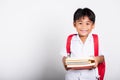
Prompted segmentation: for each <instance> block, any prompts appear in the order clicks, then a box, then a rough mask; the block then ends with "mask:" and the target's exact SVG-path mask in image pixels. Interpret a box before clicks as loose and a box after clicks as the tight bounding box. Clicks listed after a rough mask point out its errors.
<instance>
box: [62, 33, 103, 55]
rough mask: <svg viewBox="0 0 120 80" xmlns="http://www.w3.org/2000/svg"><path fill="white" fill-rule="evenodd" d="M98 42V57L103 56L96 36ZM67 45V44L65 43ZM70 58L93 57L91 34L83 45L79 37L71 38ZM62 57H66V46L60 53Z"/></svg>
mask: <svg viewBox="0 0 120 80" xmlns="http://www.w3.org/2000/svg"><path fill="white" fill-rule="evenodd" d="M98 40H99V41H98V42H99V55H104V53H103V51H102V50H103V49H102V46H101V42H100V38H99V36H98ZM66 43H67V42H66ZM70 50H71V57H89V56H94V41H93V36H92V34H89V36H88V37H87V39H86V41H85V43H84V44H83V42H82V40H81V39H80V37H79V35H76V36H73V37H72V39H71V45H70ZM61 54H62V56H67V52H66V45H65V46H64V49H63V51H62V52H61Z"/></svg>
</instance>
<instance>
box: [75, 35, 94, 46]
mask: <svg viewBox="0 0 120 80" xmlns="http://www.w3.org/2000/svg"><path fill="white" fill-rule="evenodd" d="M77 40H79V41H80V43H82V44H83V42H82V40H81V39H80V37H79V35H78V34H77ZM91 40H92V33H90V34H89V35H88V37H87V39H86V41H85V43H86V42H88V41H91Z"/></svg>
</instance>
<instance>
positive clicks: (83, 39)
mask: <svg viewBox="0 0 120 80" xmlns="http://www.w3.org/2000/svg"><path fill="white" fill-rule="evenodd" d="M79 37H80V39H81V40H82V42H83V44H84V43H85V41H86V39H87V36H79Z"/></svg>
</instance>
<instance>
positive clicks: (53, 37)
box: [0, 0, 120, 80]
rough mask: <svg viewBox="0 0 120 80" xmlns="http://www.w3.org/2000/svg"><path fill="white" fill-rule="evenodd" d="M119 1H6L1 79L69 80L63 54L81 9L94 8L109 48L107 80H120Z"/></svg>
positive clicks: (0, 10)
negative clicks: (61, 53) (62, 49)
mask: <svg viewBox="0 0 120 80" xmlns="http://www.w3.org/2000/svg"><path fill="white" fill-rule="evenodd" d="M119 3H120V1H119V0H99V1H98V0H43V1H42V0H0V80H64V75H65V70H64V68H63V65H62V62H61V57H60V51H61V48H62V45H63V44H64V43H65V40H66V36H67V35H68V34H70V33H75V32H76V31H75V29H74V28H73V25H72V19H73V13H74V12H75V10H76V9H77V8H84V7H88V8H90V9H92V10H93V11H94V12H95V14H96V16H97V18H96V28H95V30H94V31H95V32H96V33H99V34H100V35H101V36H102V37H103V42H104V43H105V44H104V45H105V50H106V65H107V70H106V75H105V80H120V76H119V74H120V62H119V59H120V49H119V47H120V36H119V34H120V30H119V29H120V28H119V27H120V20H119V19H120V6H119Z"/></svg>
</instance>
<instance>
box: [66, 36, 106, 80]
mask: <svg viewBox="0 0 120 80" xmlns="http://www.w3.org/2000/svg"><path fill="white" fill-rule="evenodd" d="M75 35H77V34H71V35H69V36H68V38H67V43H66V51H67V55H68V56H70V54H71V51H70V45H71V39H72V37H73V36H75ZM92 36H93V41H94V56H98V55H99V42H98V35H97V34H92ZM98 73H99V75H100V77H99V80H103V79H104V74H105V61H104V62H102V63H100V64H99V65H98Z"/></svg>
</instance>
